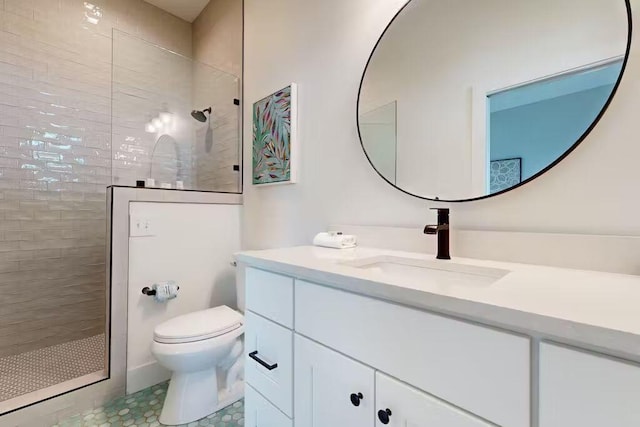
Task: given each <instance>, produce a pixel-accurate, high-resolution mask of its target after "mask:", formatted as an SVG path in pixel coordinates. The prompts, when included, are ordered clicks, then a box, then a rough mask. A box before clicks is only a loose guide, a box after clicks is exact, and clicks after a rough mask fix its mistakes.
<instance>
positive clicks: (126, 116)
mask: <svg viewBox="0 0 640 427" xmlns="http://www.w3.org/2000/svg"><path fill="white" fill-rule="evenodd" d="M192 63H193V61H191V59H189V58H186V57H184V56H181V55H178V54H176V53H174V52H172V51H170V50H167V49H163V48H161V47H158V46H156V45H153V44H151V43H148V42H147V41H145V40H143V39H141V38H138V37H135V36H131V35H130V34H127V33H124V32H120V31H115V32H114V34H113V108H112V112H113V139H112V143H113V153H114V159H113V183H114V184H116V185H128V186H135V185H136V181H137V180H144V179H146V178H154V179H155V180H156V184H155V185H157V186H160V185H161V184H170V185H172V188H175V184H176V181H177V180H181V181H183V183H184V186H185V188H188V189H191V188H198V189H200V188H199V187H197V186H195V182H194V180H192V168H191V164H192V153H191V152H192V150H191V148H192V147H191V142H192V141H193V137H194V135H193V134H194V129H195V123H197V122H196V121H195V120H194V119H193V118H191V116H190V113H191V110H192V107H193V106H192V102H191V93H192V91H193V88H192V86H193V81H192V78H191V74H192V72H191V70H192ZM161 112H167V113H170V114H171V117H172V120H171V123H169V124H168V125H167V126H166V127H165V128H163V129H162V130H158V131H156V132H151V133H150V132H147V131H145V125H146V124H147V123H148V122H149V121H150V120H152V119H153V118H156V117H158V116H159V114H160V113H161Z"/></svg>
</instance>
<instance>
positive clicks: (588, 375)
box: [540, 343, 640, 427]
mask: <svg viewBox="0 0 640 427" xmlns="http://www.w3.org/2000/svg"><path fill="white" fill-rule="evenodd" d="M567 426H579V427H603V426H615V427H638V426H640V367H639V366H638V365H635V364H632V363H629V362H624V361H620V360H614V359H612V358H607V357H606V356H602V355H595V354H590V353H587V352H585V351H581V350H576V349H570V348H566V347H561V346H558V345H553V344H548V343H543V344H541V345H540V427H567Z"/></svg>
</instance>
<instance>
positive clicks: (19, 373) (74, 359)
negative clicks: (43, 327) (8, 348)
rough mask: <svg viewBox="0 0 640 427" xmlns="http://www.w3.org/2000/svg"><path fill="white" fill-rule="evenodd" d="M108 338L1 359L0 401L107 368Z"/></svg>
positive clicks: (47, 348)
mask: <svg viewBox="0 0 640 427" xmlns="http://www.w3.org/2000/svg"><path fill="white" fill-rule="evenodd" d="M104 344H105V339H104V335H103V334H101V335H95V336H93V337H89V338H85V339H81V340H76V341H71V342H67V343H64V344H59V345H54V346H51V347H46V348H42V349H39V350H33V351H29V352H26V353H21V354H16V355H14V356H6V357H2V358H0V401H5V400H9V399H13V398H14V397H18V396H22V395H23V394H27V393H30V392H33V391H36V390H41V389H43V388H47V387H51V386H53V385H56V384H60V383H63V382H65V381H69V380H72V379H74V378H79V377H82V376H84V375H88V374H91V373H93V372H98V371H102V370H104V368H105V357H104V354H105V352H104Z"/></svg>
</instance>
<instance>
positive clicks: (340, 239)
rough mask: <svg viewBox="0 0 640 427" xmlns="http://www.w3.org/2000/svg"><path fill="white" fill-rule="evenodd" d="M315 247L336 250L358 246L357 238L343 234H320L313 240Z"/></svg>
mask: <svg viewBox="0 0 640 427" xmlns="http://www.w3.org/2000/svg"><path fill="white" fill-rule="evenodd" d="M313 244H314V245H315V246H322V247H324V248H334V249H348V248H355V247H356V246H357V244H358V239H357V238H356V236H352V235H350V234H342V233H341V232H336V231H334V232H330V233H318V234H317V235H316V237H314V239H313Z"/></svg>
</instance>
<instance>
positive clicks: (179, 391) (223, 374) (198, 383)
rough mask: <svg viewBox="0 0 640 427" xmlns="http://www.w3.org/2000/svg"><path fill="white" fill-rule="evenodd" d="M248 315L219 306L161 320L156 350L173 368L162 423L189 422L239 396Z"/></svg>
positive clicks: (241, 385) (166, 365) (153, 350)
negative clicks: (245, 326)
mask: <svg viewBox="0 0 640 427" xmlns="http://www.w3.org/2000/svg"><path fill="white" fill-rule="evenodd" d="M243 333H244V317H243V316H242V314H240V313H239V312H237V311H235V310H233V309H231V308H229V307H227V306H220V307H215V308H210V309H208V310H202V311H197V312H194V313H190V314H186V315H183V316H178V317H175V318H173V319H171V320H168V321H166V322H164V323H162V324H160V325H158V326H157V327H156V329H155V331H154V341H153V344H152V346H151V352H152V353H153V355H154V356H155V358H156V359H157V360H158V362H159V363H160V364H161V365H162V366H164V367H165V368H167V369H169V370H171V371H172V375H171V381H170V382H169V389H168V390H167V397H166V399H165V402H164V406H163V408H162V414H161V415H160V422H161V423H162V424H167V425H177V424H187V423H190V422H192V421H196V420H199V419H201V418H204V417H206V416H207V415H210V414H212V413H214V412H216V411H218V410H220V409H222V408H224V407H226V406H228V405H230V404H232V403H233V402H235V401H237V400H240V399H241V398H242V397H243V394H244V384H243V380H242V375H243V367H244V366H243V363H244V358H243V357H242V353H243V345H242V334H243Z"/></svg>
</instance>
